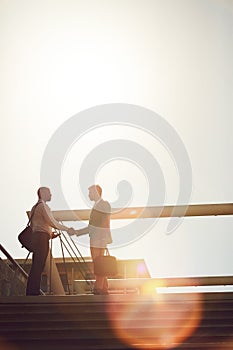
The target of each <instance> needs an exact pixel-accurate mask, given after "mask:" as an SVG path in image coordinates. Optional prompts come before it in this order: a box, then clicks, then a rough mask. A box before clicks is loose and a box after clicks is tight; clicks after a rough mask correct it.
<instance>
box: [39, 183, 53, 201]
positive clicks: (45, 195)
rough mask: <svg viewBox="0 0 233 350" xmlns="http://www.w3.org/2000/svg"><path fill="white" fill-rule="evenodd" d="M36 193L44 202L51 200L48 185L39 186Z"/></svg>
mask: <svg viewBox="0 0 233 350" xmlns="http://www.w3.org/2000/svg"><path fill="white" fill-rule="evenodd" d="M37 195H38V198H39V199H42V200H43V201H45V202H49V201H51V197H52V195H51V192H50V189H49V188H48V187H40V188H39V189H38V191H37Z"/></svg>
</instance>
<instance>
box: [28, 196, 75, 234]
mask: <svg viewBox="0 0 233 350" xmlns="http://www.w3.org/2000/svg"><path fill="white" fill-rule="evenodd" d="M38 203H39V204H36V205H34V207H33V208H32V210H31V214H32V213H33V212H34V213H33V217H32V220H31V227H32V231H33V232H35V231H40V232H47V233H48V234H49V235H50V236H51V235H52V228H55V229H58V230H62V231H67V230H68V227H67V226H65V225H62V224H60V223H59V222H58V221H57V220H56V219H55V218H54V217H53V214H52V212H51V209H50V208H49V206H48V205H47V204H46V203H45V202H44V201H43V200H41V199H40V200H39V202H38Z"/></svg>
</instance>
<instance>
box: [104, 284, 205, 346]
mask: <svg viewBox="0 0 233 350" xmlns="http://www.w3.org/2000/svg"><path fill="white" fill-rule="evenodd" d="M142 294H144V295H130V296H127V297H126V298H123V299H122V300H121V301H118V302H116V300H115V301H113V302H110V303H108V307H107V312H108V317H109V320H110V323H111V326H112V329H113V331H114V334H115V335H116V336H117V338H118V339H119V340H120V341H121V342H123V343H124V344H126V345H127V346H130V347H132V348H135V349H171V348H174V347H176V346H178V345H179V344H182V343H183V342H184V341H185V339H187V338H188V337H189V336H191V335H192V334H193V333H194V331H195V329H196V328H197V327H198V325H199V323H200V321H201V318H202V298H201V294H189V295H187V294H186V295H185V294H173V295H171V294H169V295H168V294H157V293H156V290H155V285H154V284H152V285H150V284H147V285H145V286H144V288H142Z"/></svg>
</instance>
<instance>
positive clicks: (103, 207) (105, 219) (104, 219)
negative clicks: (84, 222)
mask: <svg viewBox="0 0 233 350" xmlns="http://www.w3.org/2000/svg"><path fill="white" fill-rule="evenodd" d="M110 216H111V206H110V204H109V203H108V202H107V201H104V200H103V199H101V200H100V201H99V202H97V204H95V205H94V207H93V208H92V211H91V214H90V219H89V234H90V245H91V246H92V247H99V248H105V247H106V245H107V244H109V243H112V236H111V230H110Z"/></svg>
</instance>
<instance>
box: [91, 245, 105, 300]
mask: <svg viewBox="0 0 233 350" xmlns="http://www.w3.org/2000/svg"><path fill="white" fill-rule="evenodd" d="M104 251H105V248H96V247H91V257H92V261H94V260H95V258H97V256H101V255H104ZM95 278H96V281H95V285H94V291H96V292H97V293H101V292H105V293H106V292H107V289H108V285H107V277H105V276H100V275H96V276H95Z"/></svg>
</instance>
